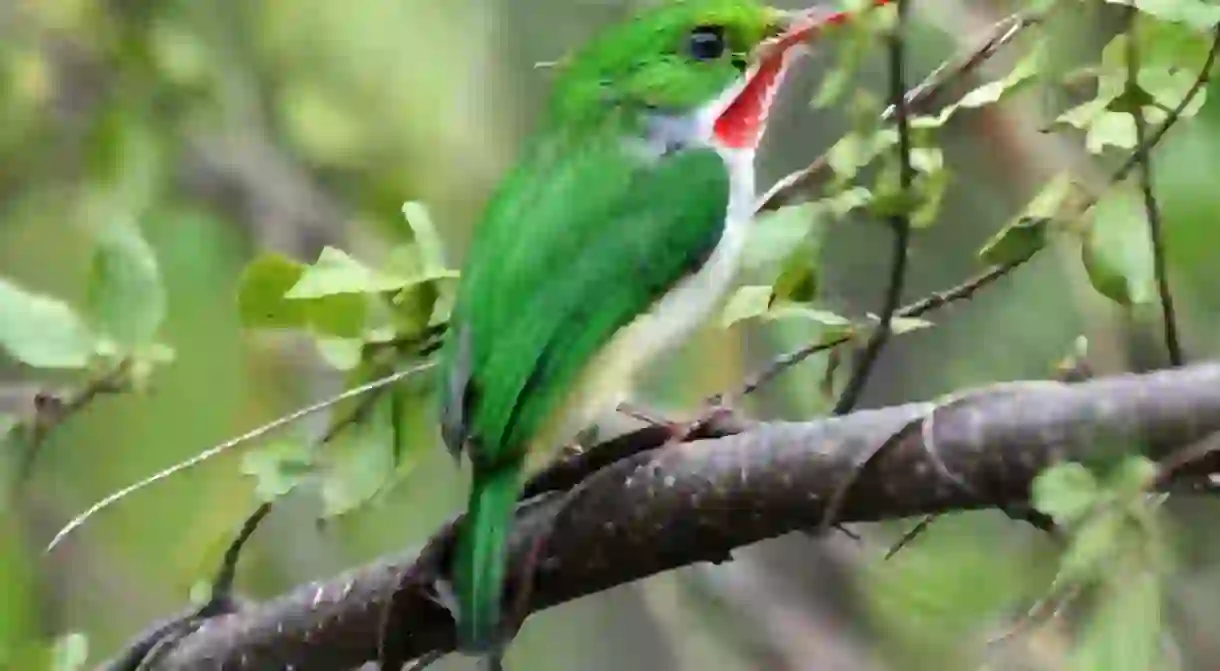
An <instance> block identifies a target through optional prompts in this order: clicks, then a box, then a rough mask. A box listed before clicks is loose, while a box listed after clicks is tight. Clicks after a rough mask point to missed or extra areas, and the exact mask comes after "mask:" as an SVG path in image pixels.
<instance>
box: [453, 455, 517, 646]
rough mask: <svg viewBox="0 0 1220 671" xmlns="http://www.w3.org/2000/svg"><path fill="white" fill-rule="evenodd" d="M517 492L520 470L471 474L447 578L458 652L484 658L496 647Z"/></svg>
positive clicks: (512, 469) (505, 469)
mask: <svg viewBox="0 0 1220 671" xmlns="http://www.w3.org/2000/svg"><path fill="white" fill-rule="evenodd" d="M519 487H520V469H517V468H499V469H495V470H493V471H488V472H483V471H481V470H480V469H475V473H474V480H473V482H472V484H471V488H470V502H469V503H468V504H467V509H466V519H465V520H464V521H463V524H462V530H461V536H460V537H459V539H458V547H457V557H456V564H455V571H454V576H453V579H454V587H455V588H456V591H457V601H458V613H457V622H458V625H457V634H458V647H459V649H461V650H464V651H467V652H472V653H486V652H489V651H492V650H493V649H494V648H495V647H496V645H497V644H498V642H499V641H498V639H499V634H500V631H499V628H500V606H501V601H502V595H503V589H504V574H505V572H506V570H507V566H506V565H507V561H508V558H507V556H506V555H507V552H508V536H509V532H510V531H511V526H512V520H513V512H514V510H515V509H516V505H517V496H518V489H519Z"/></svg>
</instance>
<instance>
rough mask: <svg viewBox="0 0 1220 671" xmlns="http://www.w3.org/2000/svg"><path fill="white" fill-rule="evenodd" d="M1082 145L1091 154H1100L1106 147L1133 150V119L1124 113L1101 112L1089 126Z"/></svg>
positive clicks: (1134, 140) (1134, 142) (1134, 141)
mask: <svg viewBox="0 0 1220 671" xmlns="http://www.w3.org/2000/svg"><path fill="white" fill-rule="evenodd" d="M1084 144H1085V148H1086V149H1088V150H1089V152H1090V153H1093V154H1100V153H1102V152H1103V151H1105V149H1106V147H1117V148H1119V149H1134V148H1135V145H1136V144H1137V142H1136V137H1135V119H1134V118H1132V116H1131V115H1130V114H1128V113H1126V112H1103V113H1102V114H1101V115H1100V116H1098V117H1097V118H1096V119H1094V120H1093V122H1092V123H1091V124H1090V125H1089V132H1088V133H1087V134H1086V135H1085V142H1084Z"/></svg>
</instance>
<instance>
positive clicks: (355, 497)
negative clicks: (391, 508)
mask: <svg viewBox="0 0 1220 671" xmlns="http://www.w3.org/2000/svg"><path fill="white" fill-rule="evenodd" d="M392 413H393V402H392V400H391V398H390V396H389V395H383V396H382V397H381V398H379V399H377V401H375V402H374V405H373V408H372V410H371V411H370V412H369V413H368V415H367V417H365V418H364V419H362V420H361V421H360V422H359V423H357V424H356V425H354V426H352V427H350V428H348V429H346V430H345V431H343V432H342V433H340V434H339V435H338V437H336V438H335V439H334V440H332V441H331V442H330V443H329V444H328V445H327V446H326V449H325V451H323V452H322V465H323V471H322V502H323V509H324V512H323V517H325V518H332V517H337V516H339V515H343V514H345V513H349V512H351V511H353V510H355V509H357V508H359V507H361V506H363V505H364V504H366V503H368V502H369V501H370V500H372V498H373V497H374V496H376V495H377V494H378V493H379V492H381V491H382V489H383V488H384V487H385V486H386V485H387V484H388V483H389V482H390V481H391V480H392V479H393V477H394V472H395V469H394V466H395V464H394V454H395V436H394V419H393V415H392Z"/></svg>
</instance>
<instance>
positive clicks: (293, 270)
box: [237, 254, 307, 328]
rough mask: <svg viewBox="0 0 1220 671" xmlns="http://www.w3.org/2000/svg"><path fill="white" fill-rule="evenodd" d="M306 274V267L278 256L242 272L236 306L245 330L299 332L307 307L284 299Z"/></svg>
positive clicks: (263, 259)
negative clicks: (285, 329)
mask: <svg viewBox="0 0 1220 671" xmlns="http://www.w3.org/2000/svg"><path fill="white" fill-rule="evenodd" d="M304 273H305V265H304V264H302V263H299V262H297V261H294V260H292V259H290V258H288V257H286V256H282V255H280V254H264V255H262V256H260V257H258V258H257V259H255V260H254V261H251V262H250V263H249V264H248V265H247V266H246V268H245V270H243V271H242V275H241V280H240V281H239V283H238V289H237V304H238V310H239V312H240V314H241V321H242V324H243V325H245V326H246V327H247V328H300V327H303V326H304V325H305V324H306V308H307V304H306V303H305V302H303V301H292V300H288V299H287V298H285V297H284V295H285V294H287V293H288V290H289V289H291V288H292V287H293V286H294V285H296V283H297V282H298V281H299V280H300V279H301V275H303V274H304Z"/></svg>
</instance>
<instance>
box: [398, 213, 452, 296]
mask: <svg viewBox="0 0 1220 671" xmlns="http://www.w3.org/2000/svg"><path fill="white" fill-rule="evenodd" d="M402 216H403V217H405V218H406V220H407V223H408V224H409V225H410V226H411V231H412V232H413V233H414V234H415V248H416V249H418V250H419V258H420V260H421V261H422V263H423V273H422V274H423V275H424V276H425V277H428V278H433V277H442V276H445V275H446V274H448V273H449V272H450V271H448V270H446V268H445V251H444V247H443V246H442V245H441V237H440V235H439V234H438V233H437V232H436V226H435V225H434V224H433V223H432V216H431V215H429V214H428V210H427V209H426V208H425V207H424V206H423V204H421V203H416V202H407V203H404V204H403V206H402Z"/></svg>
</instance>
